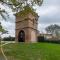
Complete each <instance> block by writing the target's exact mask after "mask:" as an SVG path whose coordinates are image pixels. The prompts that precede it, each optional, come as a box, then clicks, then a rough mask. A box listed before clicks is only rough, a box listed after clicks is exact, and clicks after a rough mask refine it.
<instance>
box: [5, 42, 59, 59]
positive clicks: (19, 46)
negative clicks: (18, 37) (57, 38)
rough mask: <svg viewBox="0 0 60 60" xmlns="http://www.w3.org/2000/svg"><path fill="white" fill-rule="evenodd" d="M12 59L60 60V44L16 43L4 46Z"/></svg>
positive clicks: (7, 54)
mask: <svg viewBox="0 0 60 60" xmlns="http://www.w3.org/2000/svg"><path fill="white" fill-rule="evenodd" d="M4 51H5V54H6V56H7V57H8V59H10V60H60V44H51V43H15V44H8V45H6V46H4Z"/></svg>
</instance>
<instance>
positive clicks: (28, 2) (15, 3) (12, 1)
mask: <svg viewBox="0 0 60 60" xmlns="http://www.w3.org/2000/svg"><path fill="white" fill-rule="evenodd" d="M42 2H43V0H0V3H2V4H3V5H4V4H6V5H7V6H8V7H10V8H11V9H12V11H13V12H16V13H17V12H19V11H22V10H24V7H26V6H29V7H30V8H32V9H33V6H35V5H38V6H41V5H42ZM27 12H28V11H27Z"/></svg>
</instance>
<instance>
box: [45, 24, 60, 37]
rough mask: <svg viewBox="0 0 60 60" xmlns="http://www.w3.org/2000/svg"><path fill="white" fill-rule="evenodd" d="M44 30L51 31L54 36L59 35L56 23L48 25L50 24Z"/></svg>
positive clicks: (59, 28) (59, 27)
mask: <svg viewBox="0 0 60 60" xmlns="http://www.w3.org/2000/svg"><path fill="white" fill-rule="evenodd" d="M45 30H46V31H47V33H51V34H53V35H56V36H59V35H60V26H59V25H57V24H54V25H50V26H48V27H46V28H45Z"/></svg>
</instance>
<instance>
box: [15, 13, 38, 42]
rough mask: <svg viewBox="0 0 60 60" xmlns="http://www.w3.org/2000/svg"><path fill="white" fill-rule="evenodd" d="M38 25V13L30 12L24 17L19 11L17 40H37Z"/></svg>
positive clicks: (17, 15) (17, 16)
mask: <svg viewBox="0 0 60 60" xmlns="http://www.w3.org/2000/svg"><path fill="white" fill-rule="evenodd" d="M21 15H22V14H21ZM37 25H38V15H33V14H32V13H31V12H29V13H26V15H24V16H23V17H22V16H20V15H19V13H17V14H16V38H15V40H16V41H17V42H37Z"/></svg>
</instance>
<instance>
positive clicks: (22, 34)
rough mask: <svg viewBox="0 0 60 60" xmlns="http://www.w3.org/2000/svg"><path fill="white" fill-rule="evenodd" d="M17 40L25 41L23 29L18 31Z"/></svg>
mask: <svg viewBox="0 0 60 60" xmlns="http://www.w3.org/2000/svg"><path fill="white" fill-rule="evenodd" d="M18 42H25V32H24V31H23V30H21V31H20V32H19V35H18Z"/></svg>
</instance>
